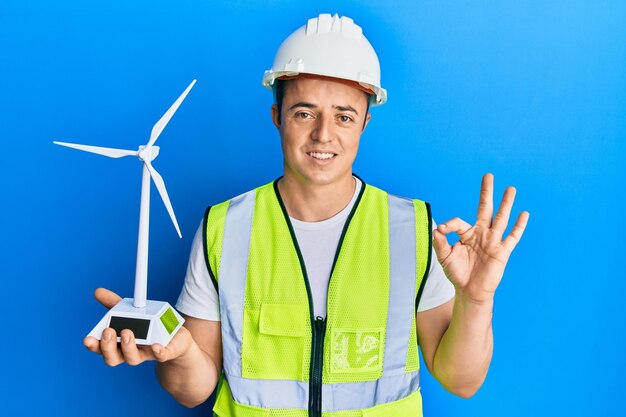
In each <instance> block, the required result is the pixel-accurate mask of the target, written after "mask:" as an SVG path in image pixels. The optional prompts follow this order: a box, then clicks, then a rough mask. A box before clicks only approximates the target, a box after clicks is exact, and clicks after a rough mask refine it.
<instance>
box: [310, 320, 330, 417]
mask: <svg viewBox="0 0 626 417" xmlns="http://www.w3.org/2000/svg"><path fill="white" fill-rule="evenodd" d="M325 335H326V319H324V318H323V317H320V316H317V317H316V318H315V322H314V331H313V349H312V352H311V364H312V366H311V375H310V378H309V379H310V382H309V390H310V393H309V416H310V417H321V415H322V368H323V366H324V336H325Z"/></svg>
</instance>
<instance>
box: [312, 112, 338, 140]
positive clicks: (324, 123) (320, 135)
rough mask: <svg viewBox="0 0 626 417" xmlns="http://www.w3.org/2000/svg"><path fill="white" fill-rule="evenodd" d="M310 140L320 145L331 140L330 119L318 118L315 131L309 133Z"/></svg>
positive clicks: (331, 125)
mask: <svg viewBox="0 0 626 417" xmlns="http://www.w3.org/2000/svg"><path fill="white" fill-rule="evenodd" d="M311 138H312V139H313V140H314V141H316V142H320V143H328V142H331V141H332V140H333V124H332V118H330V117H326V116H325V115H321V116H319V117H318V119H317V121H316V124H315V129H313V132H311Z"/></svg>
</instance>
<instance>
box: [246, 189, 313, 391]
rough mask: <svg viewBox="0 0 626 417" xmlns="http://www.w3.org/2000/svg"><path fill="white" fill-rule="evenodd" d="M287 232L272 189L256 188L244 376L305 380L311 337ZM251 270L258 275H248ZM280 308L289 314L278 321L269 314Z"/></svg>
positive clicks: (306, 304)
mask: <svg viewBox="0 0 626 417" xmlns="http://www.w3.org/2000/svg"><path fill="white" fill-rule="evenodd" d="M265 213H274V215H269V216H268V215H264V214H265ZM289 235H290V233H289V229H288V225H287V224H286V223H285V221H284V219H283V216H282V212H281V208H280V205H279V204H278V201H277V200H276V196H275V194H274V189H273V187H271V186H265V187H261V188H259V189H258V190H257V198H256V203H255V209H254V217H253V221H252V236H251V239H250V257H249V261H248V278H247V281H246V291H245V299H244V303H245V313H244V326H243V347H242V364H243V368H242V377H244V378H255V379H294V380H298V381H308V379H309V360H310V356H311V339H312V335H311V331H310V330H304V329H310V328H311V322H310V315H309V299H308V296H307V290H306V286H305V281H304V276H303V275H302V272H301V268H300V263H299V261H298V254H297V253H296V250H295V247H294V245H293V243H292V242H291V239H285V237H286V236H289ZM251 271H254V273H256V274H257V276H255V277H254V278H251V277H250V275H249V274H250V272H251ZM259 274H261V276H259ZM281 310H282V311H283V312H284V311H288V312H289V313H290V314H284V315H283V316H282V317H281V318H280V322H278V323H276V321H274V320H272V318H276V315H275V314H273V312H274V311H281ZM272 316H274V317H272ZM259 329H262V330H263V331H264V332H260V331H259ZM303 330H304V331H303ZM285 336H286V337H285Z"/></svg>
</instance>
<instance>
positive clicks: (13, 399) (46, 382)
mask: <svg viewBox="0 0 626 417" xmlns="http://www.w3.org/2000/svg"><path fill="white" fill-rule="evenodd" d="M294 3H295V2H288V1H279V0H276V1H268V2H244V1H210V2H209V1H203V2H200V1H177V2H171V3H166V2H155V1H134V2H121V1H106V2H104V1H91V2H84V1H80V2H79V1H75V2H74V1H65V2H36V1H19V2H18V1H7V0H4V1H3V2H2V5H1V6H0V54H1V55H0V62H1V65H0V97H1V100H0V139H1V145H2V150H1V151H0V180H1V181H2V182H1V195H2V210H3V212H2V216H0V221H1V222H2V223H1V225H0V226H1V228H2V239H1V241H2V250H1V251H0V256H2V259H1V262H0V268H1V271H2V273H1V277H2V286H3V294H4V297H3V303H2V307H1V308H2V311H1V313H2V317H3V329H2V343H0V349H2V350H1V356H0V357H1V358H2V368H3V372H2V377H1V378H0V395H1V396H2V399H1V401H0V415H3V416H4V415H6V416H9V415H28V416H30V415H55V416H56V415H59V416H61V415H63V416H83V415H90V416H101V415H109V414H111V413H114V414H115V415H118V416H143V415H155V416H165V415H168V416H200V415H207V414H208V413H209V410H210V407H209V404H205V405H202V406H200V407H199V408H197V409H194V410H187V409H185V408H183V407H182V406H179V405H178V404H177V403H176V402H175V401H174V400H173V399H172V398H170V397H169V395H168V394H167V393H165V392H164V391H162V390H161V389H160V388H159V386H158V384H157V382H156V380H155V378H154V376H153V366H152V365H151V364H144V365H141V366H139V367H137V368H131V367H128V366H120V367H117V368H108V367H107V366H105V365H104V364H103V363H102V362H101V360H100V358H99V357H97V356H96V355H94V354H92V353H90V352H88V351H87V350H86V349H85V348H84V347H83V346H82V344H81V339H82V338H83V336H84V335H85V334H86V333H87V332H88V331H89V330H90V329H91V327H92V326H93V325H95V323H96V322H97V321H98V320H99V319H100V317H101V316H102V314H103V313H104V311H105V310H104V309H103V308H102V307H101V306H99V305H98V304H97V302H96V301H95V300H94V299H93V297H92V295H91V294H92V291H93V290H94V289H95V288H96V287H98V286H106V287H108V288H111V289H113V290H115V291H117V292H119V293H120V294H122V295H125V296H132V291H133V279H134V278H133V277H134V265H135V250H136V239H137V222H138V211H139V190H140V177H141V174H140V172H141V168H140V164H139V163H138V162H137V161H136V160H134V159H133V158H126V159H121V160H112V159H108V158H104V157H101V156H97V155H90V154H85V153H79V152H77V151H73V150H69V149H64V148H60V147H57V146H55V145H53V144H52V140H64V141H69V142H77V143H85V144H92V145H100V146H109V147H118V148H126V149H136V147H137V146H138V145H140V144H144V143H146V142H147V140H148V137H149V132H150V129H151V128H152V125H153V124H154V123H155V122H156V121H157V120H158V119H159V118H160V117H161V115H162V114H163V113H164V112H165V110H166V109H167V108H168V107H169V106H170V105H171V103H172V102H173V101H174V100H175V98H176V97H178V95H179V94H180V93H181V92H182V91H183V89H184V88H185V87H186V86H187V85H188V84H189V82H190V81H191V80H192V79H193V78H197V79H198V82H197V84H196V86H195V87H194V89H193V90H192V91H191V93H190V94H189V96H188V98H187V100H186V101H185V102H184V103H183V105H182V106H181V107H180V109H179V111H178V112H177V113H176V115H175V116H174V118H173V119H172V121H171V122H170V124H169V125H168V126H167V128H166V129H165V131H164V132H163V134H162V135H161V137H160V139H159V141H158V143H157V144H158V145H160V146H161V155H160V157H159V158H158V159H157V160H156V161H155V163H154V166H155V167H156V168H157V169H158V170H159V172H160V173H161V174H162V175H163V177H164V179H165V181H166V184H167V188H168V191H169V195H170V198H171V200H172V203H173V205H174V208H175V211H176V214H177V217H178V220H179V223H180V225H181V229H182V232H183V239H182V240H180V239H178V237H177V236H176V234H175V232H174V229H173V227H172V225H171V224H170V220H169V218H168V216H167V212H166V211H165V209H164V207H163V205H162V204H161V202H160V200H159V198H158V195H157V193H156V190H155V189H154V188H153V193H152V196H153V198H152V211H151V246H150V275H149V276H150V281H149V294H148V295H149V297H150V298H152V299H160V300H168V301H170V302H175V301H176V298H177V296H178V292H179V290H180V287H181V284H182V280H183V277H184V273H185V268H186V263H187V256H188V252H189V249H190V245H191V240H192V237H193V234H194V232H195V230H196V228H197V226H198V224H199V222H200V219H201V216H202V213H203V211H204V208H205V207H206V206H207V205H209V204H214V203H216V202H219V201H222V200H224V199H227V198H229V197H232V196H234V195H237V194H239V193H241V192H243V191H246V190H248V189H250V188H253V187H255V186H257V185H260V184H263V183H265V182H268V181H271V180H272V179H274V178H275V177H277V176H278V175H280V173H281V170H282V159H281V152H280V147H279V139H278V135H277V132H276V131H275V129H274V127H273V125H272V123H271V120H270V111H269V109H270V105H271V95H270V94H269V93H268V92H267V91H265V90H264V89H263V88H261V86H260V78H261V76H262V74H263V71H264V70H266V69H268V68H269V67H270V65H271V62H272V60H273V56H274V53H275V51H276V48H277V47H278V45H279V44H280V42H281V41H282V40H283V39H284V38H285V37H286V36H287V35H288V34H289V33H291V32H292V31H293V30H295V29H296V28H297V27H299V26H301V25H302V24H304V23H305V21H306V19H307V18H309V17H312V16H315V15H317V14H318V13H320V12H331V13H334V12H338V13H340V14H342V15H347V16H350V17H352V18H354V19H355V21H356V22H357V23H358V24H359V25H361V26H362V27H363V28H364V33H365V34H366V36H367V37H368V39H369V40H370V42H371V43H372V44H373V45H374V47H375V48H376V50H377V52H378V54H379V58H380V60H381V63H382V74H383V75H382V80H383V86H384V87H386V88H387V89H388V91H389V102H388V104H386V105H385V106H383V107H380V108H376V109H373V111H372V114H373V117H372V122H371V123H370V125H369V127H368V129H367V131H366V132H365V134H364V136H363V138H362V145H361V149H360V154H359V157H358V158H357V163H356V166H355V172H357V173H359V174H360V175H361V176H362V177H363V178H364V179H365V180H366V181H367V182H369V183H371V184H374V185H377V186H380V187H382V188H385V189H387V190H388V191H390V192H394V193H397V194H402V195H406V196H411V197H417V198H422V199H425V200H428V201H430V202H431V204H432V206H433V212H434V215H435V219H436V220H438V221H443V220H446V219H448V218H451V217H454V216H461V217H463V218H466V219H467V220H469V221H473V220H474V216H475V207H476V203H477V199H478V190H479V183H480V177H481V175H482V174H483V173H484V172H487V171H490V172H493V173H494V174H495V178H496V192H497V195H501V193H502V191H503V190H504V187H505V186H506V185H509V184H513V185H515V186H517V188H518V199H517V202H516V207H515V212H516V213H519V211H521V210H522V209H526V210H529V211H530V213H531V218H530V224H529V227H528V229H527V231H526V234H525V235H524V238H523V240H522V242H521V243H520V245H519V246H518V248H517V249H516V251H515V253H514V255H513V256H512V259H511V261H510V264H509V266H508V269H507V272H506V274H505V277H504V280H503V281H502V284H501V285H500V287H499V289H498V292H497V296H496V306H495V316H494V330H495V354H494V358H493V362H492V364H491V369H490V372H489V375H488V378H487V380H486V382H485V384H484V386H483V387H482V389H481V390H480V391H479V392H478V394H477V395H476V396H475V397H473V398H472V399H470V400H463V399H460V398H456V397H454V396H453V395H451V394H448V393H447V392H445V391H444V390H443V389H442V388H441V387H440V386H439V385H438V383H437V382H436V381H434V380H433V379H432V378H431V377H430V376H429V375H428V373H427V372H426V371H425V372H424V376H423V394H424V398H425V406H424V408H425V415H426V416H460V415H463V416H478V415H480V416H484V417H487V416H502V415H507V416H527V415H535V416H539V415H541V416H544V415H546V416H547V415H567V416H587V415H625V414H626V403H625V402H624V400H623V393H622V391H623V387H624V383H623V374H624V372H626V360H625V359H624V357H625V356H624V341H625V337H624V314H623V307H622V302H623V297H624V293H625V291H626V288H625V284H624V281H625V280H624V272H623V270H622V269H621V260H622V258H623V256H624V255H623V248H622V242H623V233H624V231H625V230H626V228H625V222H624V216H623V213H622V211H623V207H624V205H623V204H621V201H622V198H621V197H622V196H623V195H624V191H625V187H624V180H625V168H624V166H625V162H626V161H625V159H626V158H625V156H626V149H625V146H626V145H625V143H626V140H625V139H626V24H625V22H626V3H624V2H622V1H600V0H595V1H586V2H583V1H573V0H556V1H550V2H546V1H513V0H506V1H505V0H500V1H471V2H469V1H449V2H443V1H404V2H381V1H375V0H371V1H360V2H353V1H338V2H332V3H331V2H325V1H301V2H298V4H294Z"/></svg>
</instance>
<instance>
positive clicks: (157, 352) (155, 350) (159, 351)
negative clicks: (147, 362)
mask: <svg viewBox="0 0 626 417" xmlns="http://www.w3.org/2000/svg"><path fill="white" fill-rule="evenodd" d="M154 353H156V354H157V355H160V354H161V348H158V347H155V348H154Z"/></svg>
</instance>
